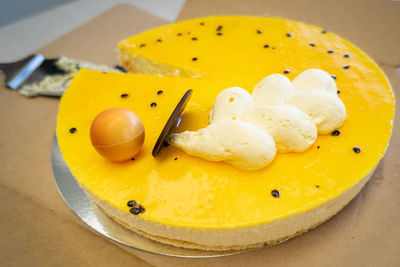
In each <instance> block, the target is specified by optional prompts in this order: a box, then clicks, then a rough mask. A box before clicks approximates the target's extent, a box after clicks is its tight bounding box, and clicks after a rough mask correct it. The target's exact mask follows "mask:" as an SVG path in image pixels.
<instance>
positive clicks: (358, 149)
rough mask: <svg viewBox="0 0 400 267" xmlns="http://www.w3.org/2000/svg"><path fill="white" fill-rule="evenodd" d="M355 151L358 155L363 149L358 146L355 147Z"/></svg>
mask: <svg viewBox="0 0 400 267" xmlns="http://www.w3.org/2000/svg"><path fill="white" fill-rule="evenodd" d="M353 151H354V152H355V153H357V154H358V153H360V152H361V148H359V147H358V146H355V147H353Z"/></svg>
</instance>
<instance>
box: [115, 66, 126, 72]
mask: <svg viewBox="0 0 400 267" xmlns="http://www.w3.org/2000/svg"><path fill="white" fill-rule="evenodd" d="M114 69H116V70H119V71H121V72H123V73H127V72H128V71H127V70H126V69H125V68H124V67H122V66H120V65H117V66H115V67H114Z"/></svg>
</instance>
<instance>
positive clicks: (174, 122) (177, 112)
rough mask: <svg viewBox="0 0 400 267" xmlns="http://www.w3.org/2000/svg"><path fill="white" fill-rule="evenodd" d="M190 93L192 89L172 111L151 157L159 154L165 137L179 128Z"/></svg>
mask: <svg viewBox="0 0 400 267" xmlns="http://www.w3.org/2000/svg"><path fill="white" fill-rule="evenodd" d="M192 91H193V90H192V89H189V90H188V91H187V92H186V93H185V94H184V95H183V97H182V99H181V100H180V101H179V103H178V105H176V107H175V109H174V111H173V112H172V114H171V116H170V117H169V119H168V121H167V123H166V124H165V126H164V128H163V130H162V131H161V134H160V136H159V137H158V139H157V142H156V144H155V145H154V148H153V152H152V155H153V157H157V155H158V153H160V151H161V149H162V148H163V147H164V144H165V142H166V141H165V139H167V136H168V135H170V133H171V132H172V131H173V130H175V129H176V128H177V127H178V126H179V123H180V121H181V116H182V113H183V110H184V109H185V107H186V105H187V103H188V102H189V99H190V97H191V95H192Z"/></svg>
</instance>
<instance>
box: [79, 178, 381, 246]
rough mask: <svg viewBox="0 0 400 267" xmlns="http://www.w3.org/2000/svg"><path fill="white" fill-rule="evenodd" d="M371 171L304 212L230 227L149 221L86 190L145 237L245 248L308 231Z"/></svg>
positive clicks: (335, 210)
mask: <svg viewBox="0 0 400 267" xmlns="http://www.w3.org/2000/svg"><path fill="white" fill-rule="evenodd" d="M372 174H373V171H371V172H370V173H369V174H368V175H367V176H366V177H364V178H363V179H362V180H360V181H359V182H358V183H357V184H356V185H354V186H353V187H352V188H350V189H348V190H346V191H344V192H343V193H342V194H341V195H339V196H338V197H336V198H334V199H331V200H329V201H327V202H325V203H324V204H322V205H320V206H318V207H316V208H314V209H311V210H309V211H307V212H304V213H297V214H295V215H293V216H290V217H286V218H283V219H280V220H276V221H272V222H269V223H265V224H259V225H255V226H249V227H239V228H229V229H197V228H186V227H176V226H169V225H164V224H161V223H158V222H153V221H147V220H145V219H143V218H141V217H140V216H135V215H132V214H130V213H127V212H125V211H122V210H119V209H117V208H116V207H114V206H112V205H111V204H109V203H108V202H106V201H104V200H101V199H100V198H99V197H97V196H95V195H93V194H92V193H91V192H90V191H88V190H87V189H86V188H84V187H83V186H82V185H81V184H80V186H81V187H82V188H83V189H84V190H85V192H86V193H87V195H88V196H89V197H90V199H91V200H92V201H93V202H94V203H95V204H97V205H98V206H99V207H100V208H101V210H102V211H104V213H106V214H107V215H108V216H109V217H111V218H112V219H113V220H114V221H116V222H117V223H119V224H121V225H122V226H124V227H126V228H128V229H129V230H132V231H134V232H135V233H138V234H140V235H142V236H144V237H146V238H149V239H151V240H154V241H157V242H161V243H164V244H168V245H172V246H175V247H182V248H189V249H200V250H210V251H227V250H246V249H252V248H259V247H263V246H269V245H273V244H276V243H280V242H283V241H286V240H288V239H291V238H293V237H295V236H298V235H300V234H302V233H305V232H307V231H309V230H311V229H313V228H315V227H317V226H319V225H320V224H322V223H324V222H326V221H327V220H329V219H330V218H332V217H333V216H334V215H336V214H337V213H338V212H339V211H341V210H342V209H343V208H344V207H345V206H346V205H347V204H348V203H349V202H350V201H351V200H352V199H353V198H354V197H355V196H356V195H357V194H358V193H359V192H360V190H361V189H362V188H363V186H364V185H365V184H366V183H367V181H368V180H369V179H370V177H371V176H372Z"/></svg>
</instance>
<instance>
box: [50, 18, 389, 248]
mask: <svg viewBox="0 0 400 267" xmlns="http://www.w3.org/2000/svg"><path fill="white" fill-rule="evenodd" d="M119 48H120V59H121V62H122V64H123V66H124V67H126V68H128V69H129V70H130V71H132V72H135V73H129V74H122V73H102V72H97V71H90V70H81V71H80V72H79V73H78V74H77V75H76V76H75V77H74V79H73V81H72V83H71V85H70V87H69V88H68V89H67V91H66V92H65V94H64V96H63V97H62V100H61V103H60V107H59V114H58V123H57V137H58V141H59V145H60V149H61V152H62V154H63V157H64V159H65V161H66V163H67V164H68V166H69V168H70V169H71V172H72V174H73V175H74V176H75V178H76V179H77V181H78V182H79V184H80V185H81V186H82V187H83V188H84V189H85V191H86V192H87V193H88V195H89V196H90V197H91V198H92V199H93V200H94V201H95V202H96V203H97V204H98V205H99V206H100V207H101V208H102V209H103V210H104V211H105V213H107V214H108V215H109V216H111V217H112V218H114V219H115V220H116V221H117V222H119V223H121V224H122V225H124V226H126V227H127V228H129V229H131V230H133V231H136V232H138V233H140V234H142V235H144V236H147V237H149V238H151V239H154V240H157V241H160V242H163V243H167V244H171V245H174V246H179V247H186V248H197V249H205V250H229V249H244V248H249V247H259V246H263V245H268V244H273V243H276V242H278V241H281V240H286V239H288V238H291V237H294V236H296V235H298V234H300V233H303V232H305V231H307V230H309V229H311V228H313V227H316V226H317V225H319V224H321V223H323V222H324V221H326V220H328V219H329V218H330V217H332V216H333V215H335V214H336V213H337V212H339V211H340V210H341V209H342V208H343V207H344V206H345V205H346V204H348V202H349V201H350V200H351V199H352V198H353V197H354V196H355V195H356V194H357V193H358V192H359V191H360V190H361V188H362V187H363V186H364V185H365V183H366V182H367V181H368V179H369V178H370V177H371V175H372V173H373V170H374V168H375V167H376V165H377V164H378V163H379V160H380V159H381V158H382V157H383V155H384V153H385V150H386V147H387V144H388V141H389V138H390V134H391V129H392V119H393V115H394V97H393V93H392V90H391V88H390V85H389V83H388V81H387V79H386V77H385V76H384V74H383V72H382V71H381V70H380V69H379V68H378V67H377V65H376V64H375V63H374V62H373V61H372V60H371V59H370V58H369V57H368V56H366V55H365V54H364V53H363V52H361V51H360V50H359V49H358V48H357V47H355V46H354V45H352V44H350V43H349V42H347V41H345V40H343V39H341V38H340V37H338V36H337V35H334V34H332V33H329V32H326V31H323V30H321V29H319V28H317V27H314V26H310V25H306V24H303V23H299V22H294V21H290V20H285V19H278V18H264V17H242V16H231V17H208V18H200V19H193V20H188V21H183V22H179V23H175V24H171V25H167V26H164V27H160V28H156V29H153V30H150V31H147V32H143V33H141V34H139V35H136V36H133V37H131V38H128V39H126V40H124V41H122V42H121V43H120V44H119ZM310 68H319V69H322V70H325V71H326V72H328V73H329V74H331V75H332V79H335V82H336V85H337V87H338V89H339V90H340V92H339V91H338V93H339V94H338V96H339V97H340V99H341V101H343V103H344V105H345V107H346V114H347V117H346V119H345V121H344V124H343V126H342V127H341V128H340V129H339V130H340V132H339V134H337V133H336V134H335V135H331V134H318V137H317V139H316V141H315V143H314V144H313V145H312V146H311V148H309V149H308V150H307V151H305V152H302V153H292V152H291V153H277V154H276V157H275V159H274V160H273V161H272V163H271V164H270V165H268V166H267V167H265V168H262V169H260V170H257V171H245V170H240V169H237V168H234V167H233V166H231V165H228V164H226V163H224V162H212V161H207V160H205V159H201V158H198V157H194V156H190V155H188V154H186V153H185V152H183V151H182V150H179V149H178V148H176V147H173V146H168V147H165V148H164V149H163V150H162V151H161V153H160V154H159V156H158V157H157V158H153V157H152V155H151V151H152V148H153V146H154V144H155V142H156V140H157V138H158V135H159V134H160V132H161V130H162V128H163V127H164V125H165V123H166V121H167V120H168V117H169V116H170V114H171V112H172V110H173V109H174V107H175V105H176V104H177V102H178V101H179V99H180V98H181V97H182V95H183V94H184V93H185V92H186V91H187V90H188V89H193V96H192V98H191V100H190V102H189V104H188V106H187V108H186V110H185V113H184V114H183V118H182V123H181V125H180V126H179V128H178V130H177V132H183V131H185V130H190V131H196V130H198V129H201V128H204V127H206V126H207V125H208V124H209V111H210V110H211V108H212V107H213V103H214V100H215V98H216V97H217V95H218V94H219V93H220V92H221V91H222V90H224V89H226V88H228V87H232V86H240V87H242V88H243V89H245V90H247V91H248V92H251V91H252V90H253V88H254V86H255V85H256V84H257V83H258V82H259V81H260V80H261V79H262V78H264V77H265V76H267V75H270V74H273V73H281V74H284V75H286V76H287V77H288V78H289V79H290V80H293V79H294V77H296V76H297V75H298V74H299V73H301V72H303V71H304V70H306V69H310ZM111 107H122V108H126V109H129V110H131V111H133V112H134V113H136V114H137V115H138V116H139V118H140V119H141V120H142V122H143V125H144V128H145V131H146V133H145V141H144V145H143V148H142V150H141V151H140V152H139V154H138V155H136V156H135V158H133V159H132V160H129V161H126V162H122V163H115V162H111V161H108V160H107V159H105V158H103V157H102V156H101V155H100V154H98V153H97V152H96V150H95V148H94V147H93V146H92V144H91V140H90V127H91V123H92V121H93V119H94V118H95V117H96V116H97V115H98V114H99V113H100V112H102V111H103V110H106V109H108V108H111ZM130 201H131V202H130ZM132 203H135V204H132ZM138 205H140V212H139V209H138V208H136V207H135V209H134V212H132V211H131V210H132V206H138Z"/></svg>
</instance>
